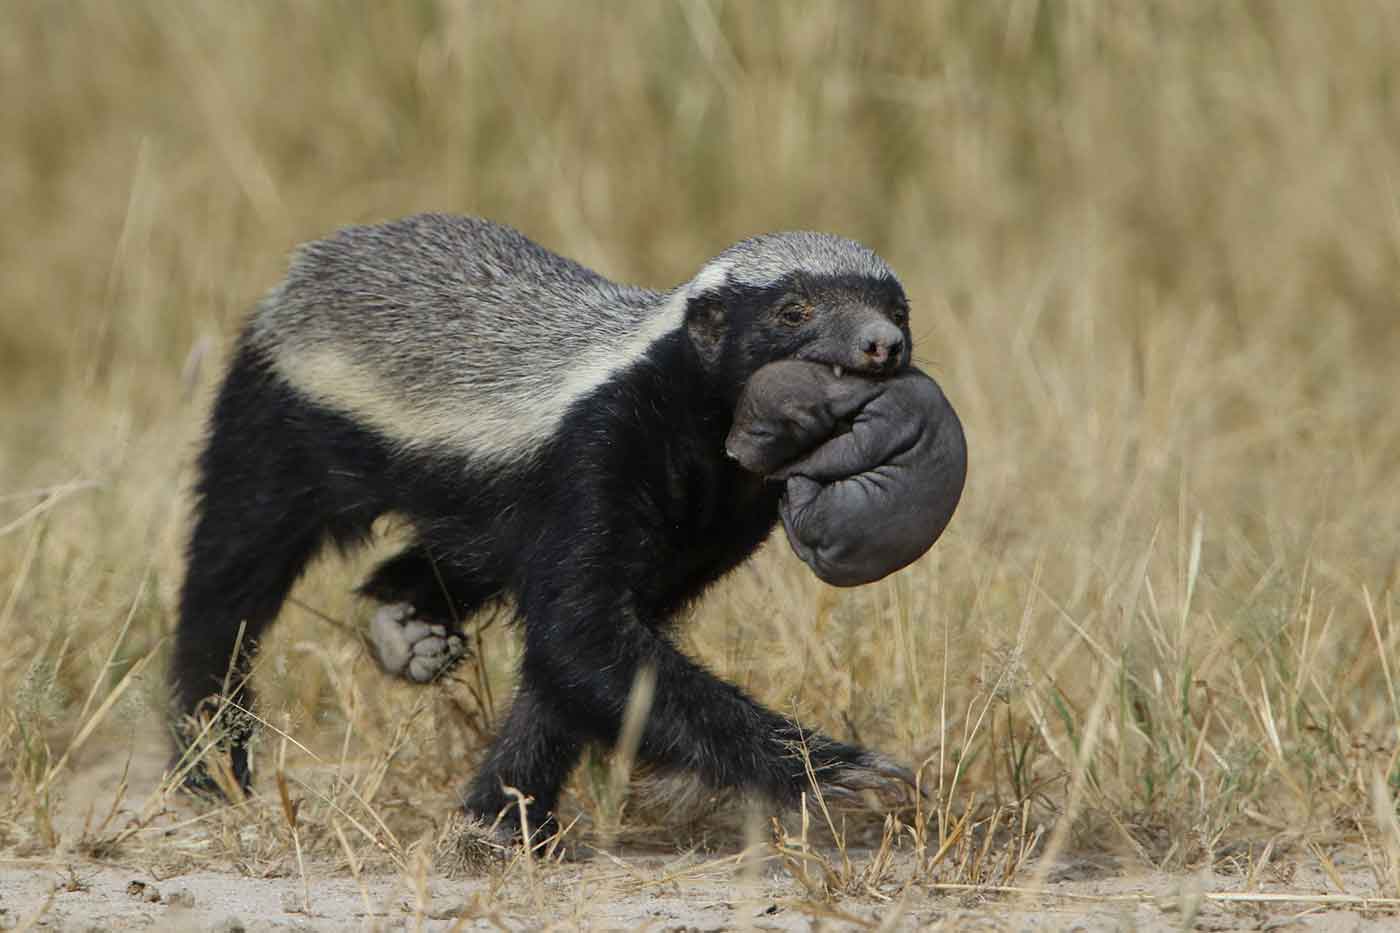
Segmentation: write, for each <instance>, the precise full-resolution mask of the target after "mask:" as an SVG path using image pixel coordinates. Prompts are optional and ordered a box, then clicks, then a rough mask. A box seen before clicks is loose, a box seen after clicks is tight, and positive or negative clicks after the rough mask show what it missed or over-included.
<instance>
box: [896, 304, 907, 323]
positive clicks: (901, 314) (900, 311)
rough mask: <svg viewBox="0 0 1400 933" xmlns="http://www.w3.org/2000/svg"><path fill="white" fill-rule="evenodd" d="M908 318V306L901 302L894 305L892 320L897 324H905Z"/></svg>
mask: <svg viewBox="0 0 1400 933" xmlns="http://www.w3.org/2000/svg"><path fill="white" fill-rule="evenodd" d="M908 320H909V306H908V305H907V304H904V303H903V302H901V303H899V304H897V305H895V306H894V322H895V323H896V324H899V325H901V326H902V325H903V324H905V323H906V322H907V321H908Z"/></svg>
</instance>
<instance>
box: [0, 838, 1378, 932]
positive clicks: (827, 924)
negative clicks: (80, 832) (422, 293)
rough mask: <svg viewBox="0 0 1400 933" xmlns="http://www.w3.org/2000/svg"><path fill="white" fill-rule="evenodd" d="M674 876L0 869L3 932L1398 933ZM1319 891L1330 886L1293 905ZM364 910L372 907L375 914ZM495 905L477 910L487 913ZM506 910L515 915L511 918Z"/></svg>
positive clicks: (764, 878)
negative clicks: (816, 894)
mask: <svg viewBox="0 0 1400 933" xmlns="http://www.w3.org/2000/svg"><path fill="white" fill-rule="evenodd" d="M674 868H675V863H674V862H668V861H667V860H664V859H659V858H657V857H655V856H646V857H639V858H633V859H628V858H625V857H624V858H623V860H622V863H621V864H618V863H608V862H607V861H606V860H605V861H604V862H603V863H596V862H590V863H588V864H585V865H579V866H564V867H560V868H553V869H549V870H547V871H545V872H543V873H542V875H541V877H540V878H539V879H538V881H537V883H536V884H534V885H533V886H531V885H529V884H528V883H525V882H523V881H522V882H517V884H518V887H519V889H520V890H518V891H515V892H499V891H498V892H495V893H494V894H493V892H492V891H491V887H492V882H491V881H490V880H487V879H472V880H463V881H453V880H449V879H446V878H431V879H429V880H428V882H427V884H426V887H425V889H424V890H423V891H422V892H417V891H414V890H412V887H413V886H412V883H411V882H409V881H407V880H406V879H403V878H399V877H384V876H381V877H376V878H366V879H365V886H364V890H363V891H362V890H361V888H360V886H359V885H357V884H356V882H355V881H354V880H353V879H351V878H348V877H328V876H327V874H328V867H326V866H319V867H313V868H312V870H311V872H310V879H309V880H310V884H309V890H310V908H309V909H307V908H306V906H305V904H304V903H303V897H304V892H303V887H302V884H301V881H300V879H299V878H297V877H280V878H250V877H242V876H239V875H237V874H234V873H231V872H230V873H216V872H209V871H195V872H191V873H188V874H184V875H180V876H177V877H171V878H165V879H162V880H160V881H155V880H153V879H152V877H151V875H150V874H149V873H148V872H146V871H144V870H142V869H140V868H137V867H134V866H131V867H128V866H117V865H91V864H71V865H66V864H59V863H28V864H24V863H16V862H10V863H8V864H6V865H5V866H4V867H3V868H0V928H3V929H12V928H18V927H24V926H25V924H28V923H34V924H35V925H36V926H37V927H39V928H42V929H50V930H127V929H157V930H218V931H229V933H231V931H234V930H249V931H256V930H286V929H301V930H327V931H329V930H349V929H380V930H402V929H412V930H448V929H501V928H505V929H512V930H515V929H538V928H542V927H554V928H560V929H575V928H577V929H597V930H658V931H675V933H679V931H691V930H728V929H745V928H747V929H755V930H809V929H858V928H861V927H868V926H878V925H880V924H885V925H886V927H885V928H886V929H917V928H927V927H940V926H941V927H944V928H948V929H977V930H1073V929H1078V930H1085V931H1094V930H1123V929H1137V930H1177V929H1183V928H1188V927H1191V926H1192V924H1194V928H1195V929H1204V930H1254V929H1315V930H1370V929H1376V930H1380V929H1397V928H1400V918H1397V917H1396V916H1395V915H1394V914H1384V913H1370V914H1368V913H1367V912H1365V911H1364V910H1361V909H1358V907H1357V906H1339V905H1325V904H1314V903H1307V902H1306V901H1295V902H1288V901H1284V900H1280V901H1276V902H1257V901H1256V902H1218V901H1211V900H1208V899H1206V897H1205V896H1206V895H1208V894H1209V893H1210V892H1219V891H1231V890H1238V888H1239V879H1238V878H1229V877H1220V876H1207V877H1201V876H1168V875H1164V874H1160V873H1153V874H1139V875H1136V876H1133V877H1127V876H1113V877H1106V878H1102V879H1098V880H1094V881H1063V882H1056V883H1053V884H1051V885H1050V886H1049V890H1050V892H1052V896H1049V897H1044V898H1040V899H1037V900H1018V899H1016V898H1015V897H1013V896H1010V895H995V894H992V895H986V894H956V893H948V892H938V891H928V890H921V889H918V888H916V889H914V890H911V891H910V892H909V893H908V896H907V897H905V898H904V899H903V900H900V899H899V895H898V893H897V892H892V895H893V899H892V900H891V901H889V902H880V901H877V900H875V899H873V898H869V899H866V898H847V899H843V900H841V901H840V902H839V903H836V904H834V905H826V906H822V905H817V904H813V903H810V902H804V901H803V900H802V898H801V897H800V896H799V892H798V891H797V890H796V886H795V885H794V884H793V883H792V882H791V881H790V880H787V879H786V878H782V877H778V876H776V875H772V874H767V873H765V874H762V875H760V876H759V877H757V878H752V879H749V880H744V879H741V878H738V877H731V878H728V879H725V878H714V877H709V878H703V879H688V880H683V881H670V882H668V881H666V880H664V876H665V874H666V873H667V871H668V870H674ZM1263 887H1264V888H1265V889H1266V890H1265V893H1267V894H1272V895H1275V896H1281V895H1283V894H1285V893H1288V892H1292V893H1293V894H1296V895H1297V896H1299V897H1307V896H1311V895H1316V894H1319V893H1322V892H1323V890H1324V885H1322V884H1321V879H1320V878H1318V879H1315V883H1313V881H1309V882H1305V883H1302V884H1299V883H1298V881H1297V879H1296V878H1295V880H1294V883H1293V884H1292V885H1290V886H1289V887H1288V889H1287V892H1285V891H1284V890H1283V889H1282V888H1280V887H1279V886H1276V885H1265V886H1263ZM366 899H367V900H368V903H366ZM493 901H494V903H495V907H494V909H490V910H487V911H483V910H482V904H483V903H489V902H493ZM503 905H508V906H503Z"/></svg>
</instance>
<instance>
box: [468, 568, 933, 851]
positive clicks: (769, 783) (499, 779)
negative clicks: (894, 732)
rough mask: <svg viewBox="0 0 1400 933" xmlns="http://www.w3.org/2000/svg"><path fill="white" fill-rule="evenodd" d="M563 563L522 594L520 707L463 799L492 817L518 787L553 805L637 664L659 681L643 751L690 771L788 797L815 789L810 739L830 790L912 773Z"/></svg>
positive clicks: (617, 718) (850, 791) (621, 707)
mask: <svg viewBox="0 0 1400 933" xmlns="http://www.w3.org/2000/svg"><path fill="white" fill-rule="evenodd" d="M568 578H569V574H568V572H567V570H563V571H560V570H556V571H555V573H554V574H553V575H552V579H551V580H550V581H549V583H548V584H547V586H544V587H541V588H539V589H538V590H536V591H534V592H531V593H529V594H528V595H527V598H526V600H525V601H524V606H523V607H522V608H524V610H525V629H526V635H525V660H524V665H523V669H522V672H521V683H522V687H521V691H520V693H519V694H518V696H517V699H516V706H515V708H513V709H512V710H511V713H510V716H509V718H508V719H507V721H506V723H505V724H504V726H503V728H502V729H501V732H500V735H499V737H498V738H497V740H496V744H495V745H494V746H493V748H492V750H491V752H490V755H489V756H488V759H487V763H486V765H485V766H484V767H483V769H482V771H481V772H480V773H479V774H478V776H477V778H476V780H475V781H474V783H473V785H472V789H471V791H470V793H469V795H468V798H467V801H466V807H467V810H468V811H469V812H471V813H473V814H474V815H476V816H478V817H480V818H484V819H486V820H488V821H490V820H493V819H494V818H495V816H496V814H497V813H498V812H499V811H500V810H502V809H503V808H505V807H506V806H507V805H508V804H509V803H510V800H511V798H510V797H509V796H508V795H507V792H506V791H505V788H507V787H513V788H516V789H517V790H520V791H521V792H523V793H527V794H528V795H529V796H531V797H533V798H534V800H535V806H534V807H533V808H532V811H533V812H532V813H531V814H530V818H531V821H532V825H536V824H538V823H539V822H540V821H541V820H543V819H545V818H546V817H547V816H548V814H549V812H550V811H552V808H553V806H554V803H555V801H556V800H557V798H558V794H559V789H560V786H561V785H562V783H563V781H564V780H565V779H566V778H567V776H568V772H569V770H571V769H572V766H573V764H574V762H575V761H577V758H578V754H579V751H580V750H581V747H582V744H581V743H582V742H586V741H596V742H600V743H602V744H605V745H612V744H613V743H614V742H616V740H617V738H618V735H619V732H620V730H621V728H622V719H623V715H624V712H625V710H626V708H627V702H628V697H629V694H630V692H631V690H632V688H633V684H634V683H635V681H636V678H637V675H638V673H639V672H640V671H641V670H642V669H644V668H647V667H649V668H651V669H652V670H653V671H654V673H655V688H654V693H653V698H652V703H651V709H650V713H649V715H648V716H647V720H646V723H645V725H644V727H643V729H642V735H641V741H640V744H639V747H638V757H639V758H640V759H641V760H642V761H644V762H646V763H648V764H650V765H653V766H655V767H660V768H665V769H670V770H682V771H690V772H693V773H694V774H696V775H697V776H698V777H699V778H700V779H701V780H703V781H705V783H707V784H708V785H710V786H711V787H714V788H716V789H718V790H729V791H738V792H741V793H750V794H755V795H762V796H766V797H768V798H770V799H772V800H774V801H776V802H777V803H779V804H782V805H793V804H796V803H797V801H798V800H799V798H800V796H801V794H802V792H803V791H804V790H809V789H810V780H809V778H808V774H807V764H806V762H805V761H804V759H803V750H804V748H805V752H806V755H807V758H808V759H809V760H810V762H811V767H812V770H813V772H814V774H815V776H816V778H817V781H818V783H819V784H820V785H821V786H822V789H823V791H824V792H826V793H830V794H831V795H832V796H836V797H852V796H856V795H857V793H858V792H859V791H861V790H865V789H876V790H878V789H882V788H886V787H889V786H891V785H892V784H896V783H899V784H903V783H908V782H909V781H910V780H911V777H912V776H911V775H910V774H909V772H908V771H907V770H904V769H901V768H898V767H897V766H895V765H893V764H892V763H891V762H889V761H888V760H886V759H885V758H883V757H882V756H879V755H876V754H874V753H871V752H867V751H865V750H864V749H861V748H857V747H854V746H851V745H847V744H845V743H842V742H838V741H836V740H835V739H832V738H830V737H828V736H825V735H822V734H820V733H816V732H811V731H807V730H803V729H801V728H800V727H799V726H798V725H797V724H796V723H794V722H792V721H791V720H789V719H787V718H786V717H784V716H780V715H778V714H777V713H774V712H773V711H771V710H768V709H766V708H764V707H763V706H760V705H759V704H757V703H755V702H754V701H753V700H751V699H750V698H749V697H748V696H746V695H745V694H744V693H743V691H741V690H740V689H739V688H738V687H736V686H734V685H733V684H729V683H726V682H725V681H722V680H720V679H719V678H717V677H715V676H714V675H713V674H711V673H710V672H709V671H707V670H705V669H704V668H703V667H701V666H700V665H698V664H696V663H695V662H694V661H692V660H690V659H689V658H687V657H686V656H685V655H684V654H682V653H681V652H680V651H679V650H677V649H676V648H675V646H674V645H672V644H671V643H670V642H669V641H668V640H667V639H666V638H665V637H664V636H663V635H662V634H660V633H659V632H658V631H657V630H656V629H654V628H652V627H650V626H648V625H646V624H644V623H643V622H642V621H641V619H640V618H639V616H638V613H637V610H636V606H635V601H634V600H633V598H632V597H631V595H630V594H629V593H627V592H626V591H624V590H621V589H618V588H616V587H606V586H603V585H601V584H600V581H598V580H597V579H596V578H594V579H589V578H587V577H586V576H583V575H580V576H577V577H574V579H573V581H572V582H570V581H569V579H568Z"/></svg>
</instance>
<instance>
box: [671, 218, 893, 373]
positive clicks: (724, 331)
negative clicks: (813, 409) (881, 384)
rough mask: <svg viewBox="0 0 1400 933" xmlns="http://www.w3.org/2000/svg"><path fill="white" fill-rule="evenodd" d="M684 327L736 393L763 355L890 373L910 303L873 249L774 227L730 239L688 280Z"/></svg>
mask: <svg viewBox="0 0 1400 933" xmlns="http://www.w3.org/2000/svg"><path fill="white" fill-rule="evenodd" d="M682 291H683V292H684V294H685V298H686V311H685V326H686V331H687V333H688V334H689V336H690V339H691V341H692V343H694V345H695V348H696V350H697V352H698V353H699V354H700V357H701V359H702V360H704V362H705V364H706V366H707V367H708V368H709V369H711V371H713V372H714V373H715V375H716V376H717V377H718V378H719V380H720V381H721V383H722V384H724V385H726V386H727V387H729V389H730V391H732V393H733V394H734V395H735V396H736V397H737V395H738V392H739V391H740V390H742V388H743V386H744V384H745V383H746V382H747V381H748V378H749V377H750V376H751V375H753V373H754V372H756V371H757V370H758V369H759V368H760V367H762V366H764V365H765V364H767V363H771V362H774V361H776V360H783V359H798V360H809V361H811V362H815V363H823V364H826V365H828V366H831V367H833V368H834V369H838V370H841V371H849V372H860V373H865V374H867V375H888V374H891V373H895V372H898V371H899V370H901V369H903V368H904V367H905V366H907V365H908V364H909V359H910V354H911V352H912V350H913V346H912V344H913V340H912V338H911V336H910V333H909V301H908V299H907V298H906V297H905V295H904V288H903V287H902V286H901V285H900V284H899V280H898V279H897V278H895V275H894V272H892V271H891V270H890V267H889V266H887V265H886V264H885V262H884V260H882V259H881V258H880V257H879V256H877V255H875V253H874V252H872V251H871V250H869V249H867V248H866V247H864V246H861V245H860V244H859V243H856V242H853V241H851V240H847V239H844V238H842V237H838V236H832V235H830V234H825V233H807V232H800V233H773V234H768V235H765V236H759V237H754V238H753V239H751V240H744V241H742V242H740V243H736V244H735V245H734V246H731V247H730V248H729V249H727V250H725V251H724V252H723V253H721V254H720V255H718V256H716V257H715V258H714V259H712V260H711V261H710V262H709V263H707V264H706V265H705V267H704V268H703V269H701V270H700V274H699V275H697V276H696V277H695V278H694V279H692V280H691V281H690V282H689V284H687V285H684V286H682Z"/></svg>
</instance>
